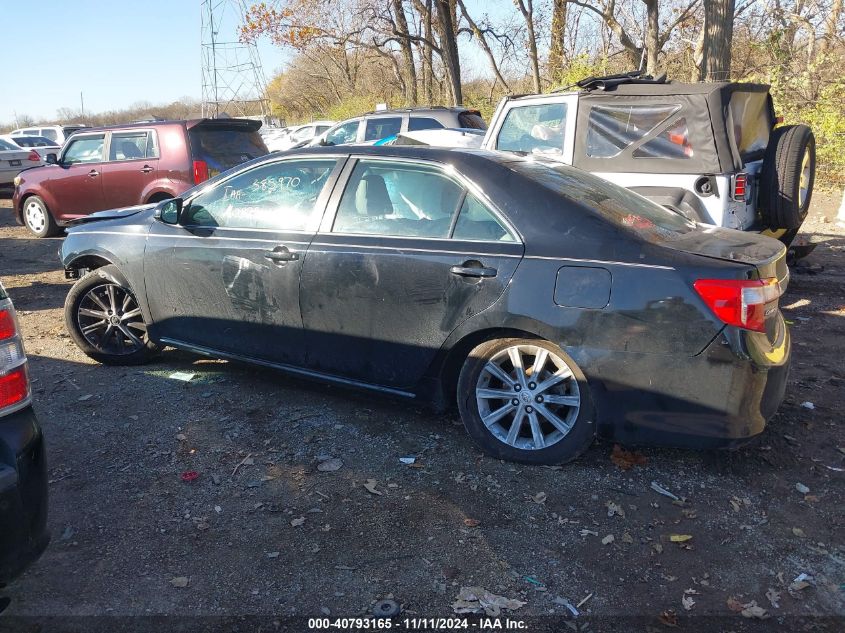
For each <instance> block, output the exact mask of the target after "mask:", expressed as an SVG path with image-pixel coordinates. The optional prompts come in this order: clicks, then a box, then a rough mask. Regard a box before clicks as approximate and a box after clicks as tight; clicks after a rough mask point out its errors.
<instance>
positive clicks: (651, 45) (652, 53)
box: [643, 0, 660, 76]
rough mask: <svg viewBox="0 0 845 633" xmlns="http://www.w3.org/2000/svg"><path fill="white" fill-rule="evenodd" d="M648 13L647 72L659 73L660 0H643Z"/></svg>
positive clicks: (646, 38)
mask: <svg viewBox="0 0 845 633" xmlns="http://www.w3.org/2000/svg"><path fill="white" fill-rule="evenodd" d="M643 2H645V6H646V11H647V14H648V28H647V29H646V34H645V47H646V67H645V70H646V74H647V75H652V76H655V75H657V54H658V53H659V52H660V19H659V15H658V7H657V5H658V0H643Z"/></svg>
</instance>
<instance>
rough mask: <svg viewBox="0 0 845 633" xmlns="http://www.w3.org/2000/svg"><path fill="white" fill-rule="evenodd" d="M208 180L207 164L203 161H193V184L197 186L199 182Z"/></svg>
mask: <svg viewBox="0 0 845 633" xmlns="http://www.w3.org/2000/svg"><path fill="white" fill-rule="evenodd" d="M206 180H208V163H206V162H205V161H204V160H195V161H194V184H195V185H198V184H200V183H201V182H205V181H206Z"/></svg>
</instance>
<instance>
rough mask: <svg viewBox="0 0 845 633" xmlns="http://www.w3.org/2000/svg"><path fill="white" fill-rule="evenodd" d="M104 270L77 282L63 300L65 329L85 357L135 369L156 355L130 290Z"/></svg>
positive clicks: (111, 271) (110, 270)
mask: <svg viewBox="0 0 845 633" xmlns="http://www.w3.org/2000/svg"><path fill="white" fill-rule="evenodd" d="M117 273H118V270H117V267H115V266H111V265H109V266H103V267H102V268H98V269H97V270H93V271H91V272H90V273H88V274H87V275H85V276H84V277H83V278H82V279H80V280H79V281H77V282H76V284H75V285H74V286H73V288H71V290H70V292H69V293H68V296H67V299H66V300H65V325H66V326H67V329H68V332H69V333H70V336H71V338H72V339H73V341H74V342H75V343H76V344H77V346H78V347H79V349H81V350H82V351H83V352H84V353H85V354H86V355H87V356H89V357H91V358H93V359H94V360H96V361H98V362H100V363H104V364H106V365H138V364H141V363H144V362H146V361H148V360H150V358H152V357H153V356H155V355H156V354H157V353H158V352H159V351H160V347H159V346H158V345H157V344H156V343H154V342H153V341H151V340H150V338H149V335H148V334H147V324H146V323H145V322H144V317H143V315H142V314H141V308H140V306H139V305H138V300H137V299H136V298H135V295H134V293H133V292H132V290H131V289H129V288H127V287H126V286H125V285H124V284H121V283H119V282H118V281H117V279H119V278H120V276H119V274H117Z"/></svg>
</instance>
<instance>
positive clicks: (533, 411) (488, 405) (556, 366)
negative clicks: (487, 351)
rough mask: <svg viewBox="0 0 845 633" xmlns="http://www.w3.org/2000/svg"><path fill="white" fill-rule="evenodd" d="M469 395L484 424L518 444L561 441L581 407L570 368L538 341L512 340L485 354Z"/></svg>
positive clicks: (503, 439)
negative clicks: (515, 342)
mask: <svg viewBox="0 0 845 633" xmlns="http://www.w3.org/2000/svg"><path fill="white" fill-rule="evenodd" d="M475 398H476V403H477V405H478V413H479V415H480V417H481V421H482V422H483V423H484V426H485V427H487V430H488V431H490V433H492V434H493V436H494V437H496V439H498V440H499V441H501V442H504V443H505V444H507V445H509V446H512V447H514V448H518V449H521V450H539V449H543V448H548V447H549V446H552V445H553V444H556V443H557V442H559V441H561V440H562V439H563V438H564V437H566V435H567V434H568V433H569V431H570V430H572V427H573V426H574V425H575V421H576V420H577V419H578V412H579V410H580V408H581V394H580V391H579V389H578V381H577V379H576V378H575V376H574V375H573V373H572V369H571V368H570V367H569V365H567V363H566V361H564V360H563V359H562V358H561V357H560V356H558V355H557V354H555V353H553V352H551V351H549V350H547V349H546V348H545V347H540V346H538V345H514V346H512V347H508V348H507V349H504V350H502V351H501V352H499V353H497V354H496V355H495V356H493V357H492V358H490V359H489V360H488V361H487V363H486V364H485V365H484V367H483V369H482V370H481V374H480V375H479V377H478V382H477V384H476V388H475Z"/></svg>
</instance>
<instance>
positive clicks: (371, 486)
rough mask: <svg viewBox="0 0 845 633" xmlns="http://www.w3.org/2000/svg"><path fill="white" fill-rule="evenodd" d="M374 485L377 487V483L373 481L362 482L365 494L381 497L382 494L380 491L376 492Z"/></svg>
mask: <svg viewBox="0 0 845 633" xmlns="http://www.w3.org/2000/svg"><path fill="white" fill-rule="evenodd" d="M376 485H378V482H377V481H376V480H375V479H368V480H367V481H365V482H364V488H366V489H367V492H369V493H370V494H374V495H383V494H384V493H383V492H382V491H381V490H376Z"/></svg>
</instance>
